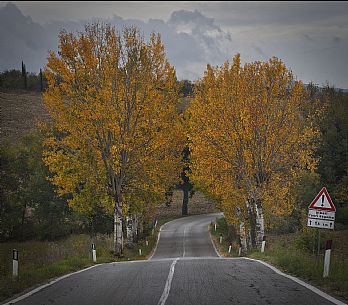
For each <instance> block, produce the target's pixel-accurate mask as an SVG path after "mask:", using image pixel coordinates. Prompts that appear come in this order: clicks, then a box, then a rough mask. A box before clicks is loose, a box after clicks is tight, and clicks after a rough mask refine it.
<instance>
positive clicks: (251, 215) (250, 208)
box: [247, 201, 256, 248]
mask: <svg viewBox="0 0 348 305" xmlns="http://www.w3.org/2000/svg"><path fill="white" fill-rule="evenodd" d="M247 208H248V218H249V226H250V231H249V233H250V238H249V241H250V248H255V247H256V215H255V212H254V210H255V209H254V202H253V201H251V202H250V201H248V202H247Z"/></svg>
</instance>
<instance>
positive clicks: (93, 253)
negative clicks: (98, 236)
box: [92, 244, 97, 263]
mask: <svg viewBox="0 0 348 305" xmlns="http://www.w3.org/2000/svg"><path fill="white" fill-rule="evenodd" d="M92 258H93V262H94V263H96V262H97V250H96V249H95V244H92Z"/></svg>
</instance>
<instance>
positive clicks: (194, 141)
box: [189, 54, 319, 250]
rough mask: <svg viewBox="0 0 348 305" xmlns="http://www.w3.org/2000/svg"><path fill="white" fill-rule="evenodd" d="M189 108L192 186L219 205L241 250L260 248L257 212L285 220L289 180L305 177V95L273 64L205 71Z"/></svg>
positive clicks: (310, 162) (310, 131)
mask: <svg viewBox="0 0 348 305" xmlns="http://www.w3.org/2000/svg"><path fill="white" fill-rule="evenodd" d="M195 88H196V91H195V99H194V101H193V102H192V104H191V105H190V109H189V113H190V132H189V137H190V142H191V143H190V151H191V162H192V166H191V169H192V179H193V181H194V183H196V181H197V183H198V184H200V185H205V186H206V188H207V189H208V190H209V191H210V192H212V193H213V194H214V195H215V196H216V197H218V198H219V199H220V200H221V202H222V209H223V210H224V213H225V216H226V218H227V219H228V221H229V222H230V223H234V224H235V225H236V226H239V231H240V232H239V233H240V236H241V239H242V245H243V248H244V250H246V249H245V248H246V247H247V241H246V238H247V236H248V235H249V234H248V232H249V233H250V236H251V238H250V242H249V246H252V247H254V246H257V245H260V243H261V241H262V238H263V235H264V227H265V223H264V219H265V213H266V214H268V215H279V214H289V213H290V212H291V210H292V207H293V204H294V203H293V201H292V198H291V196H289V194H290V190H291V185H292V183H293V181H294V180H295V179H296V178H297V177H298V176H299V175H300V174H301V173H302V172H303V171H307V170H308V171H313V170H314V169H315V166H316V159H315V157H314V156H313V150H314V148H315V143H316V142H315V139H316V138H317V136H318V135H319V133H318V131H317V130H316V129H315V128H314V127H313V126H312V125H311V120H310V118H309V116H310V115H312V114H308V117H306V116H305V114H304V111H303V108H304V104H305V94H304V90H303V86H302V84H301V82H299V81H295V80H294V77H293V75H292V73H291V71H289V70H288V69H287V68H286V66H285V65H284V64H283V63H282V62H281V61H280V60H279V59H277V58H271V59H270V60H269V61H268V62H258V61H257V62H254V63H250V64H245V65H244V66H243V67H242V66H241V64H240V56H239V54H237V55H236V56H235V57H234V59H233V63H232V65H231V66H230V64H229V63H228V62H226V63H225V64H224V65H223V66H222V67H220V68H219V67H216V68H212V67H211V66H209V65H208V66H207V71H206V72H205V75H204V77H203V79H202V80H201V81H199V82H198V84H197V85H196V86H195Z"/></svg>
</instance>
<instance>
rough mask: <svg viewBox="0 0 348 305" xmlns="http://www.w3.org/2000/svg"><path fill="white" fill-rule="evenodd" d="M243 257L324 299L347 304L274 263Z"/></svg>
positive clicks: (339, 304)
mask: <svg viewBox="0 0 348 305" xmlns="http://www.w3.org/2000/svg"><path fill="white" fill-rule="evenodd" d="M241 258H243V259H246V260H251V261H255V262H258V263H260V264H263V265H265V266H266V267H268V268H270V269H272V270H273V271H274V272H275V273H277V274H279V275H282V276H284V277H286V278H288V279H290V280H292V281H294V282H296V283H297V284H300V285H301V286H303V287H306V288H307V289H309V290H311V291H313V292H314V293H316V294H318V295H320V296H321V297H323V298H324V299H326V300H328V301H330V302H332V303H334V304H336V305H347V304H346V303H343V302H342V301H340V300H337V299H335V298H334V297H332V296H330V295H328V294H327V293H325V292H323V291H321V290H319V289H318V288H315V287H314V286H312V285H309V284H307V283H305V282H304V281H301V280H300V279H298V278H297V277H294V276H292V275H289V274H286V273H284V272H282V271H280V270H279V269H277V268H276V267H274V266H272V265H270V264H268V263H266V262H264V261H261V260H258V259H254V258H249V257H241Z"/></svg>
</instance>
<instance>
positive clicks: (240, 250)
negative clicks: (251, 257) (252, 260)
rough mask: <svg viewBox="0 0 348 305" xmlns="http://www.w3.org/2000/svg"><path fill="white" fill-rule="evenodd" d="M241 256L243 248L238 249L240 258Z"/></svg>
mask: <svg viewBox="0 0 348 305" xmlns="http://www.w3.org/2000/svg"><path fill="white" fill-rule="evenodd" d="M241 254H242V247H239V249H238V256H241Z"/></svg>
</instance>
